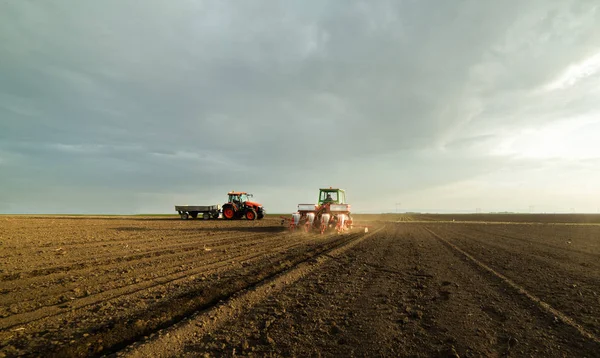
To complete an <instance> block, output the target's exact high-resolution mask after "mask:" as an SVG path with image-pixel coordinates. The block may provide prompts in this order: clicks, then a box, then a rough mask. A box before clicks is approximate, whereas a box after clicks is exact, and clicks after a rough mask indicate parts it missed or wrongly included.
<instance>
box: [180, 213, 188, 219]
mask: <svg viewBox="0 0 600 358" xmlns="http://www.w3.org/2000/svg"><path fill="white" fill-rule="evenodd" d="M189 217H190V216H189V215H188V213H181V220H187V219H188V218H189Z"/></svg>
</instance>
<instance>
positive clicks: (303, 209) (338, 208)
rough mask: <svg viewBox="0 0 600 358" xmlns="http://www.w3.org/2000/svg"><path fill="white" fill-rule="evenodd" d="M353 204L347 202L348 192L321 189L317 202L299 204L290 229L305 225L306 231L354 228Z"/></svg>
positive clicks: (291, 220)
mask: <svg viewBox="0 0 600 358" xmlns="http://www.w3.org/2000/svg"><path fill="white" fill-rule="evenodd" d="M350 209H351V206H350V204H348V203H346V192H345V191H344V190H343V189H338V188H332V187H329V188H322V189H319V197H318V199H317V204H298V211H297V212H295V213H293V214H292V218H291V219H290V220H289V221H290V229H296V228H299V227H304V229H305V230H306V231H312V230H317V231H320V232H321V233H324V232H325V231H326V230H327V229H328V228H335V229H336V230H337V231H338V232H343V231H347V230H350V229H352V226H353V222H352V216H351V214H350Z"/></svg>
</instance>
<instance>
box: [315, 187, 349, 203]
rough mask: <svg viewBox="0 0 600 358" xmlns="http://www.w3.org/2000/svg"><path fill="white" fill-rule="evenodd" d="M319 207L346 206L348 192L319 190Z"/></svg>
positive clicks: (331, 189) (332, 189)
mask: <svg viewBox="0 0 600 358" xmlns="http://www.w3.org/2000/svg"><path fill="white" fill-rule="evenodd" d="M318 203H319V206H320V205H323V204H346V192H345V191H344V190H343V189H334V188H329V189H319V202H318Z"/></svg>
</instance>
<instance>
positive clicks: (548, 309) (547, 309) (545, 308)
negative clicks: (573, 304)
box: [425, 228, 600, 344]
mask: <svg viewBox="0 0 600 358" xmlns="http://www.w3.org/2000/svg"><path fill="white" fill-rule="evenodd" d="M425 229H426V230H427V231H428V232H430V233H431V234H432V235H433V236H434V237H436V238H437V239H438V240H440V241H441V242H443V243H444V244H445V245H447V246H448V247H450V248H451V249H452V250H454V251H456V252H458V253H460V254H461V255H463V256H464V257H466V258H467V259H468V260H469V261H470V262H472V263H473V264H474V265H476V266H477V267H479V268H480V269H482V270H483V271H485V272H488V273H489V274H491V275H492V276H494V277H495V278H497V279H498V280H500V281H501V282H502V283H503V284H505V285H506V286H509V287H510V288H512V289H513V290H515V291H516V292H518V293H519V294H520V295H522V296H524V297H527V298H528V299H529V300H530V301H531V302H532V303H533V304H534V305H535V306H536V307H537V308H539V310H540V311H542V312H544V313H546V314H549V315H550V316H551V317H554V318H555V319H556V318H558V319H560V321H562V322H563V323H565V324H566V325H568V326H570V327H572V328H573V329H574V330H575V331H576V332H578V333H579V334H580V335H581V336H582V337H584V338H586V339H589V340H591V341H593V342H594V343H596V344H600V338H599V337H598V336H596V335H595V334H593V333H591V332H589V331H587V330H586V329H585V328H584V327H583V326H582V325H581V324H579V323H577V322H576V321H575V320H574V319H573V318H571V317H569V316H568V315H566V314H564V313H563V312H561V311H559V310H557V309H555V308H553V307H552V306H551V305H549V304H548V303H546V302H544V301H543V300H541V299H540V298H538V297H536V296H535V295H533V294H532V293H530V292H529V291H528V290H526V289H525V288H524V287H522V286H520V285H518V284H516V283H515V282H514V281H512V280H511V279H509V278H508V277H506V276H504V275H502V274H501V273H499V272H498V271H496V270H494V269H493V268H491V267H490V266H488V265H486V264H484V263H483V262H481V261H480V260H478V259H477V258H475V257H474V256H473V255H471V254H469V253H468V252H466V251H464V250H463V249H461V248H459V247H458V246H456V245H454V244H453V243H451V242H450V241H448V240H447V239H445V238H443V237H442V236H440V235H438V234H436V233H435V232H433V231H432V230H431V229H429V228H425Z"/></svg>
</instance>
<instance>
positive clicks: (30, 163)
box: [0, 0, 600, 214]
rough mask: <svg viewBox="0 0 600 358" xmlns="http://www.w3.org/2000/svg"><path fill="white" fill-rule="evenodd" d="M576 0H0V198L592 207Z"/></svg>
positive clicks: (591, 12)
mask: <svg viewBox="0 0 600 358" xmlns="http://www.w3.org/2000/svg"><path fill="white" fill-rule="evenodd" d="M599 24H600V3H599V2H598V1H596V0H591V1H586V0H556V1H555V0H530V1H516V0H490V1H479V0H457V1H441V0H439V1H433V0H431V1H417V0H405V1H401V0H396V1H386V0H379V1H350V0H339V1H333V0H332V1H321V0H314V1H278V0H272V1H260V0H257V1H221V0H219V1H217V0H215V1H198V0H180V1H162V0H144V1H141V0H103V1H76V0H46V1H30V0H20V1H2V2H0V213H83V214H86V213H87V214H90V213H115V214H135V213H171V212H173V213H174V207H173V206H174V205H176V204H177V205H184V204H190V205H208V204H216V203H223V202H225V199H226V193H227V192H228V191H230V190H240V191H248V192H252V193H254V195H255V199H256V200H257V201H260V202H261V203H262V204H263V205H264V206H265V208H266V209H267V211H268V212H271V213H276V212H279V213H285V212H292V211H294V210H295V209H296V206H297V204H298V203H312V202H315V201H316V198H317V195H318V188H320V187H330V186H333V187H340V188H343V189H346V192H347V198H348V201H349V202H350V203H351V204H352V207H353V211H354V212H357V213H361V212H362V213H376V212H395V211H400V212H404V211H421V212H475V211H483V212H491V211H521V212H592V213H596V212H599V211H600V184H599V183H600V25H599Z"/></svg>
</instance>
